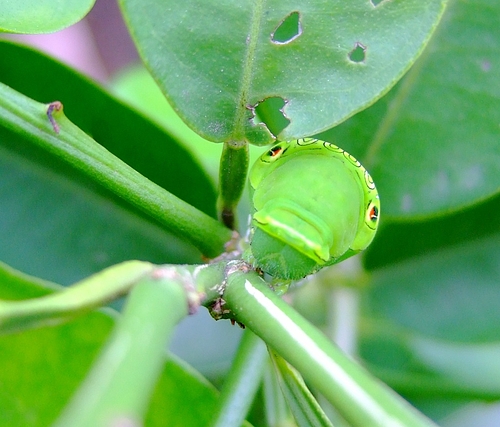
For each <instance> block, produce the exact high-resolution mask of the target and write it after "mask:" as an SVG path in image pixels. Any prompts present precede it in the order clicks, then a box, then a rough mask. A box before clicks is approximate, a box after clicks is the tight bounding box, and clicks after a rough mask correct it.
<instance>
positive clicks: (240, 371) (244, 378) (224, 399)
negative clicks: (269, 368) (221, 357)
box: [210, 330, 267, 427]
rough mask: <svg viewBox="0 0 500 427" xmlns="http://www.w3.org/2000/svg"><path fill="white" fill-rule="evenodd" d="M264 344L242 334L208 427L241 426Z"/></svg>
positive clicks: (259, 370)
mask: <svg viewBox="0 0 500 427" xmlns="http://www.w3.org/2000/svg"><path fill="white" fill-rule="evenodd" d="M266 359H267V349H266V345H265V344H264V343H263V342H262V340H261V339H260V338H259V337H257V336H256V335H254V333H253V332H251V331H249V330H246V331H245V333H244V334H243V338H242V340H241V343H240V346H239V348H238V352H237V354H236V357H235V359H234V362H233V365H232V367H231V369H230V370H229V375H228V376H227V378H226V380H225V382H224V387H223V389H222V391H221V395H220V398H219V406H218V408H217V410H215V411H214V414H215V417H214V419H213V421H212V424H211V425H210V427H228V426H241V424H242V423H243V420H244V419H245V417H246V415H247V412H248V409H249V408H250V405H251V404H252V402H253V400H254V397H255V393H256V392H257V389H258V387H259V384H260V382H261V379H262V373H263V370H264V366H265V364H266Z"/></svg>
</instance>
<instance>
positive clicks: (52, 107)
mask: <svg viewBox="0 0 500 427" xmlns="http://www.w3.org/2000/svg"><path fill="white" fill-rule="evenodd" d="M62 108H63V105H62V103H61V102H59V101H54V102H51V103H50V104H49V105H48V107H47V117H48V118H49V121H50V124H51V125H52V128H53V129H54V132H55V133H59V131H60V128H59V125H58V124H57V122H56V119H55V118H54V115H53V114H54V112H57V111H61V110H62Z"/></svg>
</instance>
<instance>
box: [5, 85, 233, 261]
mask: <svg viewBox="0 0 500 427" xmlns="http://www.w3.org/2000/svg"><path fill="white" fill-rule="evenodd" d="M54 105H56V107H57V108H55V107H54ZM49 109H50V115H49V117H50V119H51V120H49V118H48V116H47V111H48V110H49ZM0 121H1V122H2V124H3V126H5V127H6V128H8V129H10V130H11V131H12V132H15V133H21V134H23V135H25V136H26V139H25V141H26V147H25V148H26V150H28V149H36V150H42V151H43V153H45V154H47V155H50V156H52V157H54V158H56V159H58V160H60V161H63V162H65V163H66V164H68V165H69V166H70V167H71V168H73V169H75V170H77V171H79V172H80V173H82V174H83V175H85V176H86V177H87V178H88V179H90V180H91V181H92V182H94V183H96V184H97V185H99V186H100V187H102V188H105V189H106V190H108V191H110V192H111V193H112V194H114V195H116V196H118V197H120V198H121V199H123V200H125V202H126V203H127V204H129V205H130V206H132V207H134V208H136V209H139V210H141V211H143V212H144V213H146V214H147V215H148V216H149V217H150V218H152V219H153V220H154V221H156V222H157V223H159V224H160V225H161V226H162V227H164V228H165V229H166V230H169V231H170V232H172V233H173V234H175V235H176V236H178V237H180V238H182V239H184V240H186V241H188V242H190V243H192V244H193V245H194V246H196V247H197V248H198V249H199V250H200V251H201V252H202V253H203V254H204V255H206V256H207V257H210V258H214V257H216V256H217V255H219V254H220V253H221V252H223V250H224V244H225V243H226V242H227V241H228V240H230V238H231V234H230V232H229V231H228V230H227V229H226V228H225V227H224V226H223V225H222V224H221V223H220V222H218V221H217V220H215V219H213V218H211V217H209V216H208V215H206V214H204V213H203V212H201V211H199V210H198V209H196V208H194V207H193V206H191V205H189V204H188V203H186V202H184V201H183V200H180V199H179V198H177V197H175V196H174V195H173V194H171V193H169V192H168V191H166V190H164V189H163V188H161V187H160V186H158V185H157V184H155V183H153V182H151V181H150V180H148V179H147V178H145V177H144V176H142V175H141V174H140V173H139V172H137V171H135V170H134V169H133V168H131V167H130V166H128V165H127V164H125V163H124V162H123V161H121V160H120V159H119V158H117V157H116V156H114V155H113V154H111V153H110V152H109V151H107V150H106V149H105V148H104V147H102V146H101V145H99V144H98V143H97V142H96V141H94V140H93V139H92V138H90V137H89V136H88V135H87V134H86V133H84V132H83V131H82V130H81V129H80V128H78V127H77V126H75V125H74V124H73V123H72V122H71V121H70V120H68V119H67V118H66V116H65V115H64V114H63V112H62V106H61V105H60V103H58V104H56V103H52V104H49V105H46V104H40V103H38V102H35V101H33V100H32V99H29V98H27V97H26V96H24V95H22V94H20V93H18V92H16V91H14V90H13V89H11V88H9V87H7V86H5V85H2V84H1V83H0ZM54 124H55V126H54Z"/></svg>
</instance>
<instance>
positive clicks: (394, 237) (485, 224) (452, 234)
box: [364, 195, 500, 270]
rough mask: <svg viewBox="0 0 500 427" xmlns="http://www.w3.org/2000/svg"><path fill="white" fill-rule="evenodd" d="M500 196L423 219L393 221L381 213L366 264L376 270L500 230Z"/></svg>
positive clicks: (465, 242) (366, 253)
mask: <svg viewBox="0 0 500 427" xmlns="http://www.w3.org/2000/svg"><path fill="white" fill-rule="evenodd" d="M498 212H500V195H499V196H496V197H495V198H493V199H490V200H488V201H486V202H483V203H480V204H478V205H474V206H471V207H469V208H468V209H465V210H462V211H458V212H455V213H453V214H450V215H445V216H440V217H436V218H432V219H427V220H421V221H414V222H410V221H404V222H398V221H395V222H390V221H387V222H386V221H385V219H384V217H383V216H382V222H381V227H380V230H379V231H378V233H377V236H376V238H375V240H374V241H373V243H372V245H370V247H369V248H368V249H367V251H366V252H365V257H364V266H365V267H366V268H367V269H368V270H374V269H377V268H381V267H383V266H386V265H390V264H396V263H399V262H400V261H402V260H405V259H410V258H412V257H415V256H419V255H425V254H427V253H429V252H431V251H434V250H439V249H446V248H448V247H451V246H457V245H461V244H467V243H468V242H470V241H473V240H476V239H481V238H487V237H488V236H490V235H492V234H496V233H499V232H500V221H498Z"/></svg>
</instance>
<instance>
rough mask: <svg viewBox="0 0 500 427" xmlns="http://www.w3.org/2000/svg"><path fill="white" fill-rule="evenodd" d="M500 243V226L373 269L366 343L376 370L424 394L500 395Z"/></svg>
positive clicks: (363, 350)
mask: <svg viewBox="0 0 500 427" xmlns="http://www.w3.org/2000/svg"><path fill="white" fill-rule="evenodd" d="M445 231H446V230H445ZM499 248H500V234H499V233H498V231H497V232H496V234H495V233H491V234H489V235H486V236H483V237H481V238H476V239H472V238H470V241H469V242H468V243H461V244H456V245H450V246H449V247H446V246H443V247H437V248H434V249H433V250H430V251H428V253H427V254H425V255H421V256H418V257H417V256H415V257H413V258H409V259H405V260H402V261H399V262H395V263H393V264H390V265H387V266H383V267H381V268H376V269H374V270H373V271H372V275H371V277H372V282H373V283H372V286H371V287H370V288H368V289H367V292H366V294H365V295H364V305H363V307H364V310H363V323H362V328H361V331H362V336H361V343H360V355H361V356H362V357H363V358H364V359H365V360H366V361H367V362H368V363H369V365H370V368H371V369H372V371H373V372H374V373H375V374H376V375H378V376H379V377H380V378H382V379H383V380H384V381H386V382H388V384H390V385H391V386H392V387H394V388H396V390H398V391H399V392H401V393H403V394H404V395H405V396H407V397H409V398H414V397H418V398H419V399H421V400H422V401H425V400H432V399H434V398H436V396H439V397H440V398H441V399H443V398H448V399H453V398H455V399H456V398H457V397H461V398H462V399H464V398H465V399H469V400H474V399H478V398H479V399H492V398H494V399H498V398H500V387H498V382H497V381H495V380H494V378H496V377H497V376H498V372H499V369H500V367H499V365H498V352H499V343H500V334H499V332H498V331H499V328H500V315H499V313H498V307H497V301H498V300H499V299H500V290H499V287H498V283H499V282H500V270H499V269H498V265H500V249H499Z"/></svg>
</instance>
